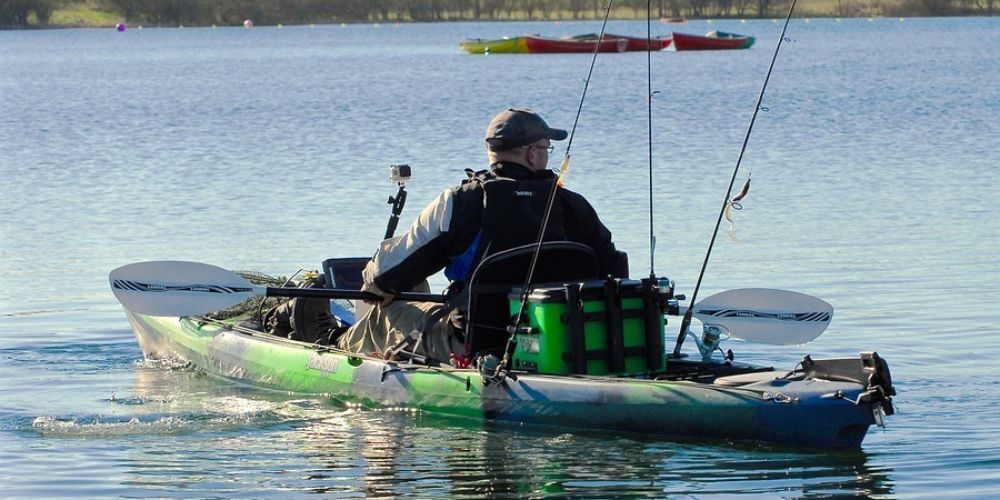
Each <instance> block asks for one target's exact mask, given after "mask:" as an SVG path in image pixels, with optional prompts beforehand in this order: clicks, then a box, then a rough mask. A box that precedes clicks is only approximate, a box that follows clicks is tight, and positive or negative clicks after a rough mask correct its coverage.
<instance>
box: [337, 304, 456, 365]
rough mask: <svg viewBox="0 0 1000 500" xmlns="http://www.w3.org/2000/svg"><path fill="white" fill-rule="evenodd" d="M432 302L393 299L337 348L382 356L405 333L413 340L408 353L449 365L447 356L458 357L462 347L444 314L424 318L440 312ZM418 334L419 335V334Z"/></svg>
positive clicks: (353, 329)
mask: <svg viewBox="0 0 1000 500" xmlns="http://www.w3.org/2000/svg"><path fill="white" fill-rule="evenodd" d="M442 307H443V306H442V305H441V304H435V303H433V302H407V301H402V300H397V301H395V302H392V303H391V304H389V305H388V306H385V307H383V306H374V307H372V308H371V309H369V310H368V312H367V313H366V314H365V315H364V316H362V317H361V318H360V319H358V322H357V323H355V324H354V325H353V326H351V328H349V329H348V330H347V331H346V332H344V334H343V335H342V336H341V337H340V339H338V340H337V347H338V348H340V349H344V350H346V351H351V352H357V353H362V354H372V353H379V354H382V353H385V352H386V350H388V349H389V348H391V347H393V346H394V345H396V344H397V343H399V342H400V341H401V340H403V338H404V337H405V336H406V334H408V333H411V332H413V334H412V335H411V336H412V337H413V338H415V339H417V342H416V344H415V345H414V346H413V348H412V349H407V350H410V351H412V352H414V353H416V354H420V355H423V356H427V357H429V358H431V359H434V360H436V361H439V362H442V363H450V362H451V356H450V354H451V353H455V354H462V353H463V352H464V351H465V344H464V343H463V342H462V341H461V340H460V339H459V337H458V336H457V335H455V333H454V329H453V328H452V326H451V322H450V321H449V320H448V315H447V314H438V315H439V316H441V317H440V318H436V319H433V320H432V321H431V322H430V323H428V319H429V318H431V316H432V315H434V314H435V313H439V312H440V311H441V309H442ZM418 332H423V334H420V333H418Z"/></svg>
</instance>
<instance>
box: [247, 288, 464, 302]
mask: <svg viewBox="0 0 1000 500" xmlns="http://www.w3.org/2000/svg"><path fill="white" fill-rule="evenodd" d="M264 290H265V292H264V294H265V295H267V296H268V297H303V298H312V299H351V300H371V301H375V302H378V301H380V300H381V298H380V297H379V296H378V295H375V294H374V293H371V292H362V291H360V290H341V289H336V288H272V287H267V288H265V289H264ZM393 297H394V299H393V300H407V301H415V302H436V303H439V304H440V303H443V302H444V301H445V298H444V295H440V294H436V293H416V292H402V293H399V294H396V295H394V296H393Z"/></svg>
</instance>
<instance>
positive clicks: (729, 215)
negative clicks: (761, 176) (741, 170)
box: [726, 174, 750, 237]
mask: <svg viewBox="0 0 1000 500" xmlns="http://www.w3.org/2000/svg"><path fill="white" fill-rule="evenodd" d="M749 192H750V174H747V181H746V182H744V183H743V189H740V192H739V194H737V195H736V196H734V197H732V198H730V199H729V201H728V202H726V220H727V221H729V236H730V237H732V236H733V229H734V222H735V221H734V220H733V210H743V205H742V204H740V201H741V200H743V198H744V197H746V195H747V193H749Z"/></svg>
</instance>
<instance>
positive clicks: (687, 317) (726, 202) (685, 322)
mask: <svg viewBox="0 0 1000 500" xmlns="http://www.w3.org/2000/svg"><path fill="white" fill-rule="evenodd" d="M796 1H797V0H792V3H791V5H789V6H788V15H786V16H785V24H784V25H783V26H782V27H781V36H779V37H778V43H777V44H776V45H775V46H774V53H773V54H772V55H771V64H770V65H769V66H768V67H767V75H766V76H765V77H764V83H763V84H762V85H761V87H760V92H758V93H757V103H756V105H754V108H753V114H752V115H751V116H750V125H749V126H748V127H747V132H746V134H744V136H743V144H742V145H741V146H740V154H739V157H738V158H737V159H736V166H735V167H734V168H733V175H732V177H730V179H729V187H727V188H726V195H725V197H723V199H722V207H720V208H719V215H718V217H716V219H715V228H714V229H713V230H712V238H711V240H710V241H709V243H708V250H707V251H706V252H705V258H704V260H702V263H701V271H700V272H699V273H698V280H697V281H696V282H695V285H694V291H693V292H691V302H690V304H695V302H696V301H697V300H698V291H699V290H700V289H701V283H702V280H703V279H704V278H705V270H706V269H707V268H708V260H709V259H710V258H711V257H712V248H713V247H714V246H715V240H716V238H717V237H718V235H719V226H721V225H722V218H723V216H725V215H726V213H727V210H729V209H730V207H733V208H735V207H736V205H733V203H734V202H735V203H736V204H738V203H739V201H740V199H742V198H743V197H744V196H746V193H747V191H749V190H750V179H749V178H748V179H747V181H746V184H744V188H743V190H741V192H740V195H739V196H737V197H735V198H731V196H732V192H733V185H735V184H736V176H737V175H738V174H739V172H740V165H741V164H742V163H743V154H744V153H746V150H747V144H748V143H749V142H750V133H751V132H752V131H753V125H754V123H755V122H756V121H757V113H759V112H760V109H761V102H762V101H763V100H764V92H765V91H766V90H767V83H768V82H769V81H770V80H771V72H772V71H773V70H774V63H775V61H777V59H778V52H779V51H780V50H781V43H782V42H783V41H784V40H785V32H786V31H787V30H788V22H789V21H791V19H792V12H794V11H795V3H796ZM694 309H695V308H694V307H690V308H688V310H687V312H686V313H684V318H683V319H682V320H681V327H680V330H679V332H678V333H677V342H676V343H675V344H674V350H673V352H672V353H671V354H670V357H672V358H679V357H681V346H682V345H683V344H684V338H685V337H686V336H687V331H688V327H689V326H691V319H692V315H693V314H694Z"/></svg>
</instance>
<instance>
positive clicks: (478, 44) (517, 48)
mask: <svg viewBox="0 0 1000 500" xmlns="http://www.w3.org/2000/svg"><path fill="white" fill-rule="evenodd" d="M458 46H459V47H462V50H465V51H466V52H468V53H470V54H527V53H528V45H527V43H526V42H525V40H524V38H523V37H520V36H517V37H514V38H510V37H504V38H497V39H494V40H484V39H482V38H473V39H470V40H462V41H461V42H459V44H458Z"/></svg>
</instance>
